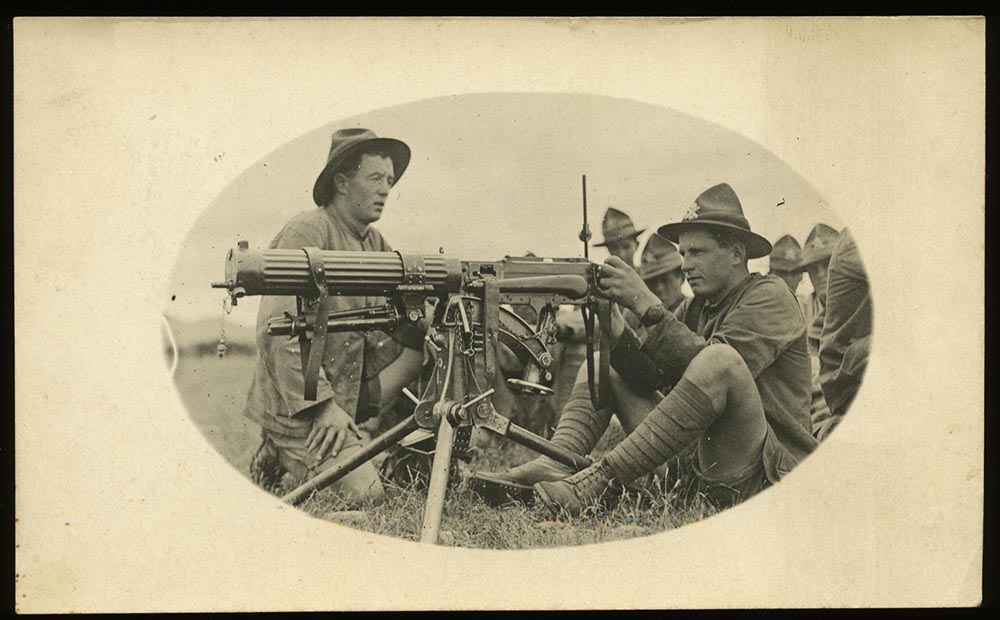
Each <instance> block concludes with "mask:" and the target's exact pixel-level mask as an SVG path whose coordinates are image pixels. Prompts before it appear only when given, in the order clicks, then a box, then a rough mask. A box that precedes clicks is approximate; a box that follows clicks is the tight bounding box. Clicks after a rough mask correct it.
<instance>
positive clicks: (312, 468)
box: [260, 375, 382, 480]
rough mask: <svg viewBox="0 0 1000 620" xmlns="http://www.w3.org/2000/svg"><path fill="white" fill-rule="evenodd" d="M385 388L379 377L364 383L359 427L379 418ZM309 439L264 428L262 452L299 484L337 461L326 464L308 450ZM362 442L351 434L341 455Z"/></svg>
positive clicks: (356, 418) (358, 421)
mask: <svg viewBox="0 0 1000 620" xmlns="http://www.w3.org/2000/svg"><path fill="white" fill-rule="evenodd" d="M381 390H382V385H381V383H380V381H379V378H378V375H375V376H373V377H372V378H370V379H367V380H365V381H362V382H361V385H360V390H359V392H358V407H357V410H356V413H355V416H354V421H355V423H356V424H361V423H362V422H364V421H365V420H368V419H370V418H372V417H375V416H377V415H378V414H379V410H380V408H381V404H382V403H381ZM307 438H308V437H296V436H294V435H288V434H285V433H278V432H275V431H273V430H270V429H267V428H264V429H262V432H261V439H262V444H261V447H260V452H262V453H263V455H264V456H266V458H268V459H269V460H276V461H277V462H279V463H280V464H281V466H282V467H283V468H284V469H285V471H288V472H290V473H291V474H292V476H294V477H295V478H297V479H299V480H305V479H308V478H311V477H312V476H314V475H316V474H317V473H319V472H321V471H323V470H324V469H326V468H327V467H329V466H330V464H331V461H332V460H333V459H334V458H336V457H331V456H327V457H326V458H325V459H323V460H322V461H319V460H317V459H316V456H315V455H314V454H313V453H311V452H308V451H307V450H306V447H307V445H308V444H307V443H306V439H307ZM361 445H362V442H361V440H360V439H358V438H357V436H355V435H354V434H353V433H348V435H347V439H345V440H344V443H343V445H342V446H341V452H343V451H344V450H347V449H348V448H353V447H356V446H361Z"/></svg>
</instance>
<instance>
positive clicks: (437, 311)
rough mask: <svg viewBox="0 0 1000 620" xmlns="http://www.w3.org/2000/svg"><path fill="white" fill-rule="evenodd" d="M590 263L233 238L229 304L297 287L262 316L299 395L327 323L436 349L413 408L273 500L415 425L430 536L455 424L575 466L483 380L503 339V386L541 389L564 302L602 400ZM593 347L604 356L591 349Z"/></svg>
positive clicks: (603, 320)
mask: <svg viewBox="0 0 1000 620" xmlns="http://www.w3.org/2000/svg"><path fill="white" fill-rule="evenodd" d="M584 183H586V180H584ZM584 196H585V197H586V185H584ZM580 238H581V240H582V241H584V247H585V250H586V244H587V241H588V240H589V238H590V231H589V229H588V227H587V223H586V198H585V199H584V227H583V230H582V231H581V233H580ZM586 254H587V252H586V251H585V256H586ZM599 272H600V266H599V265H596V264H594V263H592V262H590V260H589V258H587V257H585V258H566V259H552V258H536V257H507V258H504V259H502V260H499V261H495V262H484V261H461V260H458V259H455V258H452V257H448V256H444V255H426V256H422V255H411V254H404V253H402V252H344V251H321V250H319V249H317V248H303V249H301V250H250V249H249V244H247V243H246V242H245V241H241V242H240V243H239V245H238V247H237V248H236V249H231V250H230V251H229V254H228V256H227V258H226V279H225V281H224V282H221V283H215V284H212V286H213V287H214V288H224V289H226V290H227V292H228V294H229V297H230V299H231V302H232V304H233V305H236V304H237V302H238V300H239V299H240V298H242V297H244V296H252V295H286V296H292V295H294V296H296V297H297V301H298V304H297V309H298V313H297V314H296V315H295V316H291V315H288V314H286V315H285V316H282V317H272V318H271V319H270V320H269V322H268V328H267V331H268V334H270V335H271V336H274V337H293V338H298V339H299V343H300V353H301V355H302V368H303V372H304V374H305V394H304V398H305V400H315V399H316V386H317V380H318V376H319V372H320V371H321V367H322V360H323V359H324V352H323V349H324V346H325V344H326V334H327V333H329V332H343V331H368V330H392V329H395V328H397V327H400V326H403V325H406V324H413V323H416V324H418V325H421V326H426V337H425V340H426V341H427V342H428V343H429V345H430V348H431V349H432V350H433V352H434V357H435V360H434V369H433V372H434V376H433V379H432V380H431V381H430V383H429V384H428V385H427V388H426V389H425V390H424V393H423V394H421V395H420V396H419V397H415V396H412V395H410V396H411V398H412V400H414V404H415V408H414V412H413V414H412V415H410V416H409V417H407V418H406V419H404V420H403V421H402V422H400V423H398V424H396V425H395V426H393V427H392V428H390V429H389V430H388V431H386V432H385V433H383V434H381V435H379V436H378V437H375V438H374V439H373V440H372V441H371V442H370V443H368V444H367V445H366V446H364V447H363V448H362V449H361V450H360V451H358V452H356V453H355V454H354V455H353V456H352V457H351V458H349V459H346V460H345V461H343V462H341V463H339V464H338V465H336V466H334V467H332V468H330V469H327V470H325V471H323V472H321V473H320V474H318V475H317V476H315V477H314V478H312V479H310V480H308V481H306V482H304V483H303V484H301V485H300V486H299V487H298V488H296V489H294V490H292V491H291V492H289V493H287V494H286V495H285V496H284V497H283V498H282V499H283V500H285V501H287V502H289V503H292V504H298V503H300V502H301V501H303V500H304V499H305V498H307V497H308V496H309V495H310V494H311V493H312V492H314V491H317V490H319V489H322V488H325V487H326V486H329V485H330V484H332V483H334V482H336V481H337V480H339V479H341V478H343V477H344V476H346V475H347V474H348V473H350V472H351V471H353V470H354V469H356V468H357V467H359V466H361V465H362V464H363V463H365V462H367V461H369V460H370V459H372V458H373V457H375V456H377V455H378V454H379V453H381V452H383V451H384V450H386V449H388V448H389V447H391V446H393V445H395V444H396V443H398V442H400V440H402V439H403V438H405V437H407V436H408V435H409V434H410V433H412V432H413V431H415V430H417V429H426V430H428V431H431V432H434V433H436V439H435V448H434V456H433V463H432V465H431V472H430V480H429V481H428V491H427V504H426V506H425V509H424V519H423V526H422V529H421V537H420V540H421V541H422V542H431V543H435V542H437V536H438V530H439V528H440V522H441V514H442V511H443V508H444V499H445V491H446V488H447V484H448V477H449V472H450V465H451V460H452V455H453V447H454V445H455V442H456V433H462V432H465V433H466V437H467V436H468V435H467V433H468V432H470V431H471V429H472V428H473V427H479V428H483V429H486V430H489V431H492V432H494V433H496V434H498V435H500V436H503V437H506V438H507V439H510V440H512V441H514V442H516V443H518V444H521V445H523V446H525V447H527V448H530V449H532V450H534V451H536V452H539V453H541V454H544V455H546V456H549V457H551V458H553V459H555V460H556V461H558V462H560V463H563V464H565V465H568V466H570V467H573V468H574V469H576V470H580V469H583V468H585V467H587V466H588V465H590V463H591V462H590V460H589V459H588V458H587V457H584V456H580V455H578V454H575V453H573V452H571V451H569V450H566V449H564V448H561V447H559V446H557V445H555V444H553V443H552V442H550V441H548V440H547V439H545V438H543V437H540V436H538V435H536V434H534V433H532V432H530V431H528V430H526V429H524V428H521V427H520V426H518V425H516V424H514V423H512V422H511V421H510V420H509V419H508V418H506V417H504V416H503V415H501V414H500V413H499V412H498V411H497V410H496V409H495V408H494V406H493V403H492V402H491V398H490V397H491V396H492V395H493V393H494V389H493V388H492V387H490V386H491V385H492V383H493V381H494V379H495V378H496V376H497V361H496V360H497V358H496V352H497V348H498V346H499V345H500V344H503V345H505V346H507V347H508V348H510V350H511V351H512V352H513V353H514V354H515V355H516V356H517V358H518V359H519V360H520V362H521V363H522V364H523V367H524V371H523V373H522V374H521V376H520V377H519V378H510V379H507V385H508V386H509V387H510V389H511V391H512V392H515V393H528V394H541V395H548V394H551V393H552V388H551V385H552V380H553V375H552V372H551V371H550V365H551V364H552V360H553V357H552V354H551V352H550V350H549V347H550V345H552V344H553V343H555V342H556V339H555V334H556V323H555V316H556V309H557V308H558V307H559V306H560V305H564V304H572V305H575V306H578V307H579V308H580V310H581V312H582V313H583V319H584V326H585V329H586V336H587V373H588V380H589V383H590V394H591V399H592V401H593V404H594V406H595V407H598V408H600V407H602V406H604V405H605V404H606V403H605V402H604V401H605V400H606V399H607V393H608V388H607V386H608V374H609V354H608V353H607V351H608V348H609V345H610V325H611V320H610V312H611V306H610V302H609V301H608V300H607V299H606V298H604V297H602V296H600V295H599V294H598V287H597V278H598V274H599ZM335 295H338V296H364V297H369V296H372V297H374V296H384V297H385V298H386V299H387V302H386V303H385V304H383V305H380V306H374V307H366V308H359V309H352V310H343V311H337V312H333V311H331V310H330V308H329V299H330V297H331V296H335ZM429 300H434V301H436V302H437V303H436V305H434V306H433V308H434V310H433V311H432V313H431V315H430V316H425V315H426V313H427V310H426V308H427V306H428V304H427V301H429ZM506 304H518V305H529V306H531V307H532V308H534V309H535V310H536V311H537V313H538V319H537V322H536V324H535V325H529V324H528V323H527V322H526V321H524V320H523V319H522V318H521V317H520V316H518V315H517V314H515V313H514V312H512V311H510V310H508V309H507V308H505V307H504V305H506ZM595 325H599V326H600V334H597V333H595ZM595 349H596V350H599V351H601V352H603V353H604V354H603V355H600V356H596V355H595ZM595 359H596V360H597V361H596V362H595ZM595 366H599V368H595ZM595 374H597V375H598V377H597V379H598V380H597V381H595V380H594V379H595Z"/></svg>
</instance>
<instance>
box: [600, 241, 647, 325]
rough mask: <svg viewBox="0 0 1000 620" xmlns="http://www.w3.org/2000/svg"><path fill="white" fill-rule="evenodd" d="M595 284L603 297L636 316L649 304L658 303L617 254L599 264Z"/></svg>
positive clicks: (639, 278) (643, 311) (637, 275)
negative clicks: (599, 267) (599, 268)
mask: <svg viewBox="0 0 1000 620" xmlns="http://www.w3.org/2000/svg"><path fill="white" fill-rule="evenodd" d="M597 285H598V287H599V288H600V290H601V293H602V294H603V295H604V296H605V297H607V298H608V299H610V300H611V301H614V302H617V303H619V304H621V305H623V306H625V307H626V308H628V309H629V310H631V311H633V312H635V314H636V316H642V315H643V314H644V313H645V311H646V310H648V309H649V307H650V306H654V305H656V304H658V303H660V299H659V298H658V297H657V296H656V295H654V294H653V292H652V291H650V290H649V287H647V286H646V283H645V282H643V281H642V278H641V277H639V274H638V273H636V271H635V269H633V268H632V267H631V266H629V265H628V263H626V262H625V261H623V260H622V259H620V258H618V257H617V256H609V257H608V258H607V259H606V260H605V261H604V264H603V265H601V273H600V276H599V277H598V282H597Z"/></svg>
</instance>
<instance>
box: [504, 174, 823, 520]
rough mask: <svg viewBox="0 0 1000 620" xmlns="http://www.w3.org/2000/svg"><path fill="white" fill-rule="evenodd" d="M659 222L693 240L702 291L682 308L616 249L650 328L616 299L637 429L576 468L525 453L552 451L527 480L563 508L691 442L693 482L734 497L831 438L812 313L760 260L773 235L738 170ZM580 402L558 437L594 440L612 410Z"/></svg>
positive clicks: (631, 298)
mask: <svg viewBox="0 0 1000 620" xmlns="http://www.w3.org/2000/svg"><path fill="white" fill-rule="evenodd" d="M659 233H660V234H661V235H663V236H664V237H666V238H667V239H670V240H671V241H675V242H677V243H679V247H680V254H681V256H682V258H683V266H682V269H683V271H684V274H685V276H686V278H687V281H688V284H689V285H690V286H691V289H692V291H693V292H694V294H695V297H694V299H692V300H688V301H685V302H684V303H683V304H681V306H680V307H679V308H678V309H677V311H676V312H675V313H671V312H669V311H668V310H667V309H666V308H665V307H664V306H663V304H662V303H661V302H660V300H659V299H658V298H657V297H656V296H655V295H654V294H653V293H652V292H651V291H650V290H649V289H648V288H647V287H646V286H645V285H644V284H643V282H642V280H641V279H640V278H639V277H638V275H637V274H635V273H634V272H633V271H632V270H631V269H629V268H628V266H627V264H626V263H625V262H624V261H622V260H621V259H619V258H616V257H611V258H608V259H607V261H605V263H604V265H603V266H602V274H601V279H600V280H601V287H602V289H603V290H604V292H605V294H606V295H607V296H608V297H609V298H610V299H611V300H612V301H615V302H617V303H619V304H621V305H622V306H624V307H626V308H628V309H630V310H631V311H632V312H634V313H635V314H636V316H639V317H641V318H642V324H643V325H644V326H646V327H647V329H648V330H649V334H648V336H647V339H646V341H645V343H642V344H641V345H640V343H639V342H638V340H637V339H636V337H635V334H633V333H632V331H631V330H630V329H629V328H628V327H627V326H626V325H625V322H624V319H623V318H622V315H621V313H620V312H619V311H617V306H616V311H615V312H614V313H613V318H614V321H613V323H612V332H613V340H614V341H615V344H614V348H613V349H612V350H611V364H612V366H613V368H614V373H613V374H612V382H611V385H610V387H611V390H612V394H613V400H614V402H615V406H616V407H617V413H618V416H619V419H620V420H621V421H622V426H623V428H624V429H625V430H626V432H627V433H628V436H627V437H626V438H625V440H624V441H622V442H621V443H620V444H619V445H618V446H616V447H615V448H614V449H612V450H611V451H610V452H608V453H607V454H606V455H604V457H602V458H601V459H599V460H598V461H597V462H595V463H594V465H592V466H590V467H588V468H587V469H584V470H583V471H581V472H578V473H576V474H573V475H571V476H568V477H566V473H565V468H563V471H562V472H557V471H556V470H555V468H553V467H546V466H545V465H544V461H542V460H541V459H535V460H534V461H531V462H529V463H528V464H525V466H522V468H526V469H531V468H530V467H528V466H530V465H531V464H532V463H542V466H537V465H536V466H535V467H534V471H531V472H528V471H522V472H521V473H522V474H524V475H522V476H521V481H522V482H525V483H526V482H527V478H528V476H527V475H526V474H528V473H532V474H533V475H534V476H535V479H536V484H535V485H534V489H535V492H536V493H537V495H538V497H539V498H540V500H541V501H542V502H543V503H544V504H545V505H546V506H548V507H549V508H550V509H551V510H552V511H555V512H559V511H564V512H567V513H569V514H579V513H580V512H581V511H582V510H583V508H585V507H586V506H588V505H590V504H592V503H594V502H595V501H596V500H598V499H599V498H601V497H602V496H603V495H604V494H605V493H606V492H607V491H608V490H609V489H610V488H612V487H617V486H619V485H621V484H628V483H630V482H631V481H633V480H635V479H637V478H638V477H640V476H642V475H644V474H646V473H649V472H651V471H653V470H654V468H656V467H658V466H660V465H661V464H663V463H665V462H667V461H668V460H670V459H672V458H674V457H677V456H680V457H681V458H680V460H679V467H680V476H681V478H680V479H681V481H682V482H686V483H687V487H688V489H689V491H693V492H696V493H698V494H702V495H704V496H705V497H707V498H708V499H709V500H710V501H711V502H712V503H714V504H716V505H717V506H719V507H724V506H729V505H732V504H735V503H737V502H740V501H743V500H744V499H746V498H747V497H750V496H751V495H753V494H755V493H756V492H758V491H760V490H761V489H763V488H765V487H767V486H769V485H770V484H773V483H775V482H777V481H778V480H780V479H781V477H782V476H783V475H784V474H785V473H787V472H788V471H789V470H790V469H791V468H792V467H793V466H794V465H795V464H796V463H798V461H799V460H801V459H802V458H803V457H805V456H806V455H807V454H809V453H810V452H811V451H812V450H813V449H814V448H815V447H816V445H817V443H816V440H815V439H814V438H813V436H812V433H811V432H810V422H809V355H808V351H807V347H806V342H805V329H804V324H803V320H802V315H801V312H800V311H799V308H798V304H797V303H796V300H795V296H794V295H793V294H792V293H791V291H790V290H789V289H788V285H787V284H785V283H784V282H783V281H782V280H780V279H779V278H777V277H774V276H771V275H760V274H757V273H754V274H751V273H750V272H749V270H748V267H747V261H748V259H751V258H760V257H763V256H767V255H768V254H769V253H770V251H771V244H770V243H769V242H768V241H767V240H766V239H764V238H763V237H761V236H760V235H757V234H756V233H753V232H752V231H751V229H750V225H749V223H748V222H747V220H746V218H745V217H744V215H743V208H742V205H741V204H740V202H739V199H738V198H737V196H736V193H735V192H734V191H733V190H732V188H731V187H730V186H729V185H726V184H721V185H717V186H715V187H712V188H710V189H708V190H706V191H705V192H703V193H702V194H701V195H700V196H699V197H698V198H697V199H696V201H695V203H694V204H693V205H692V206H691V208H690V209H689V210H688V212H687V214H686V215H685V217H684V219H683V220H682V221H681V222H679V223H675V224H667V225H666V226H663V227H661V228H660V229H659ZM657 388H660V389H661V390H662V392H661V391H659V390H658V389H657ZM664 392H666V396H665V397H664V396H663V393H664ZM573 411H574V412H575V413H574V414H573V415H567V414H568V413H569V410H567V412H564V414H563V417H562V419H561V420H560V422H559V426H558V427H557V429H556V432H555V434H554V435H553V437H552V441H553V442H554V443H557V444H559V445H561V446H563V447H565V448H568V449H570V450H573V451H574V452H577V453H578V454H587V453H588V452H589V451H590V450H591V449H592V448H593V442H594V441H596V439H597V438H598V437H599V436H600V434H601V432H603V427H604V426H606V425H607V423H608V420H609V416H604V415H602V414H601V412H595V411H594V410H593V409H590V410H589V411H588V410H584V409H579V410H573Z"/></svg>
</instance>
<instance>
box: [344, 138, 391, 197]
mask: <svg viewBox="0 0 1000 620" xmlns="http://www.w3.org/2000/svg"><path fill="white" fill-rule="evenodd" d="M365 155H374V156H376V157H384V158H386V159H391V156H390V155H389V154H388V153H387V152H385V150H384V149H383V148H382V146H381V145H378V144H366V145H362V146H361V147H359V148H357V149H355V151H354V152H353V153H351V154H350V155H348V156H347V157H345V158H344V161H342V162H340V165H339V166H337V167H336V168H334V170H333V176H334V177H336V176H337V175H338V174H342V175H344V176H345V177H347V178H349V179H353V178H354V175H356V174H357V173H358V169H360V168H361V158H362V157H364V156H365ZM393 166H395V162H393ZM333 193H334V194H336V193H337V184H336V183H334V184H333Z"/></svg>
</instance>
